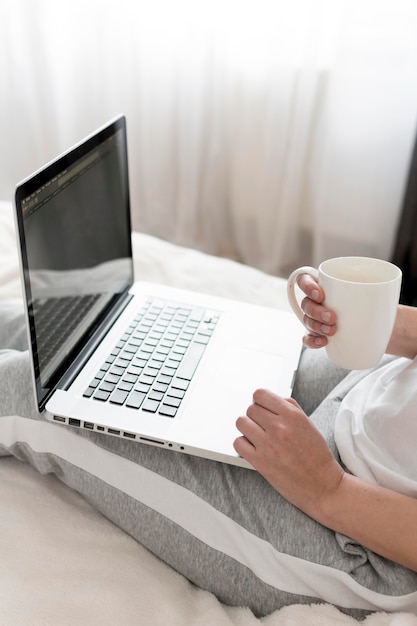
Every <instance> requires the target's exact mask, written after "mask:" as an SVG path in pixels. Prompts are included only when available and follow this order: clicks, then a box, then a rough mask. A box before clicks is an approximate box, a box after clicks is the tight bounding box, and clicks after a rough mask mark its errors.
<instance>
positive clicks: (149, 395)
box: [83, 298, 219, 417]
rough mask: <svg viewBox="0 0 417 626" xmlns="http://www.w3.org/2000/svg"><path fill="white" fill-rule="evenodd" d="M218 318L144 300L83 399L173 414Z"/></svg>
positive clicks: (202, 311) (214, 313)
mask: <svg viewBox="0 0 417 626" xmlns="http://www.w3.org/2000/svg"><path fill="white" fill-rule="evenodd" d="M218 319H219V313H218V312H217V311H211V310H210V311H209V310H206V309H204V308H199V307H189V306H186V305H183V304H179V303H175V302H170V301H165V300H160V299H153V298H148V300H147V301H146V303H145V304H144V306H143V307H142V309H141V310H140V311H139V312H138V314H137V315H136V316H135V317H134V319H133V320H132V322H131V324H130V325H129V327H128V328H127V329H126V331H125V333H124V334H123V335H122V337H120V340H119V341H118V343H117V344H116V345H115V347H114V348H113V350H112V351H111V352H110V354H109V356H108V357H107V359H106V360H105V362H104V363H103V365H102V366H101V368H100V369H99V371H98V372H97V374H96V375H95V377H94V378H93V379H92V381H91V382H90V384H89V386H88V387H87V389H86V390H85V392H84V394H83V395H84V397H86V398H91V399H93V400H96V401H101V402H110V403H112V404H117V405H123V406H126V407H128V408H130V409H141V410H143V411H147V412H149V413H155V414H159V415H164V416H167V417H175V415H176V413H177V412H178V409H179V407H180V406H181V402H182V401H183V399H184V396H185V394H186V391H187V389H188V386H189V384H190V381H191V379H192V377H193V375H194V372H195V370H196V368H197V366H198V363H199V362H200V359H201V357H202V356H203V353H204V351H205V349H206V347H207V345H208V343H209V341H210V338H211V336H212V334H213V331H214V329H215V327H216V323H217V321H218Z"/></svg>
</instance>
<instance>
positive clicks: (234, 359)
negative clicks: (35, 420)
mask: <svg viewBox="0 0 417 626" xmlns="http://www.w3.org/2000/svg"><path fill="white" fill-rule="evenodd" d="M15 209H16V211H15V216H16V226H17V236H18V246H19V249H20V257H21V273H22V284H23V292H24V298H25V304H26V317H27V329H28V337H29V346H30V353H31V361H32V373H33V381H34V389H35V396H36V402H37V406H38V409H39V411H41V412H45V416H46V418H47V419H48V420H51V421H52V422H54V423H55V424H57V425H60V424H64V425H69V426H73V427H75V428H82V429H86V430H90V431H94V432H99V433H104V434H107V435H113V436H117V437H122V438H125V439H128V440H134V441H137V442H139V443H144V444H149V445H153V446H157V447H160V448H165V449H168V450H174V451H180V452H184V453H188V454H193V455H197V456H203V457H206V458H210V459H214V460H217V461H223V462H226V463H231V464H234V465H240V466H244V467H250V466H249V464H248V463H247V462H246V461H245V460H244V459H242V458H241V457H239V455H237V453H236V452H235V450H234V448H233V441H234V440H235V438H236V437H237V436H239V433H238V431H237V429H236V425H235V422H236V419H237V418H238V417H239V415H244V414H245V412H246V409H247V407H248V406H249V405H250V404H251V402H252V394H253V392H254V390H255V389H256V388H258V387H266V388H269V389H272V390H273V391H275V392H277V393H278V394H280V395H283V396H289V395H290V394H291V389H292V384H293V380H294V374H295V371H296V370H297V366H298V361H299V357H300V352H301V345H302V342H301V336H302V332H303V331H302V326H301V325H300V324H299V322H298V320H297V319H296V317H295V316H293V315H292V314H291V313H289V312H284V311H279V310H276V309H272V308H267V307H260V306H257V305H255V304H254V305H252V304H245V303H241V302H236V301H233V300H228V299H224V298H218V297H214V296H211V295H208V294H203V293H196V292H192V291H186V290H182V289H176V288H172V287H169V286H164V285H160V284H152V283H150V282H146V281H140V280H136V281H135V280H134V277H133V259H132V240H131V222H130V200H129V181H128V160H127V138H126V120H125V117H124V116H123V115H122V116H119V117H117V118H116V119H114V120H112V121H110V122H109V123H108V124H106V125H105V126H103V127H102V128H100V129H99V130H98V131H96V132H94V133H93V134H91V135H89V136H88V137H87V138H86V139H84V140H83V141H81V142H80V143H79V144H77V145H76V146H75V147H73V148H71V149H70V150H69V151H67V152H66V153H64V154H63V155H61V156H59V157H58V158H57V159H55V160H54V161H52V162H51V163H49V164H48V165H46V166H45V167H43V168H42V169H41V170H39V171H37V172H35V173H34V174H33V175H32V176H30V177H29V178H27V179H25V180H24V181H22V182H21V183H19V184H18V186H17V189H16V194H15ZM139 254H140V251H139ZM135 278H136V279H140V277H135Z"/></svg>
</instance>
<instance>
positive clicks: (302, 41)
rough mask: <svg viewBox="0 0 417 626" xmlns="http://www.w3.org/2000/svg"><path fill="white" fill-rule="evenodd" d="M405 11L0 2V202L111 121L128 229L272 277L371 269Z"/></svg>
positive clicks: (416, 13) (394, 214) (408, 20)
mask: <svg viewBox="0 0 417 626" xmlns="http://www.w3.org/2000/svg"><path fill="white" fill-rule="evenodd" d="M416 25H417V3H416V2H415V1H414V0H396V1H395V2H394V1H393V0H379V1H376V0H293V1H292V2H287V1H284V0H257V1H255V0H241V1H240V2H238V1H237V0H222V1H220V0H210V1H208V0H207V1H205V0H177V1H176V2H172V0H153V1H152V2H145V1H144V0H130V1H129V0H118V1H116V0H101V1H98V0H72V2H71V3H67V4H66V5H65V6H64V5H63V3H60V2H56V0H2V2H1V3H0V85H1V96H2V97H1V98H0V136H1V142H0V163H1V167H0V198H1V199H2V200H9V199H11V198H12V195H13V190H14V186H15V184H16V183H17V181H18V180H19V179H21V178H23V177H24V176H26V175H28V174H29V173H30V172H31V171H33V170H34V169H36V168H38V167H40V166H42V165H43V164H44V163H45V162H47V161H48V160H50V159H52V158H53V157H55V156H56V155H57V154H59V153H60V152H62V151H63V150H65V149H66V148H67V147H69V146H70V145H71V144H72V143H75V142H76V141H78V140H80V139H81V138H82V137H83V136H84V135H86V134H88V133H89V132H91V131H92V130H94V129H95V128H96V127H98V126H100V125H101V124H103V123H105V122H106V121H107V120H108V119H110V118H111V117H113V116H115V115H116V114H118V113H119V112H124V113H125V114H126V115H127V120H128V141H129V155H130V176H131V195H132V198H131V199H132V216H133V225H134V227H135V228H136V229H140V230H143V231H145V232H148V233H151V234H154V235H157V236H160V237H162V238H165V239H169V240H171V241H173V242H176V243H180V244H184V245H190V246H194V247H198V248H200V249H202V250H205V251H208V252H211V253H214V254H222V255H228V256H231V257H234V258H236V259H238V260H240V261H242V262H244V263H248V264H250V265H253V266H256V267H259V268H261V269H264V270H266V271H268V272H271V273H275V274H285V273H286V272H288V271H289V270H290V269H292V268H293V267H295V265H298V264H301V263H303V264H306V263H318V262H320V261H321V260H322V259H323V258H326V257H329V256H334V255H339V254H364V255H373V256H380V257H383V258H389V257H390V255H391V249H392V246H393V241H394V237H395V230H396V225H397V222H398V219H399V212H400V207H401V202H402V197H403V188H404V184H405V180H406V177H407V174H408V163H409V159H410V154H411V150H412V144H413V140H414V134H415V127H416V119H417V106H416V105H417V81H416V80H415V75H416V70H417V39H416V38H415V26H416Z"/></svg>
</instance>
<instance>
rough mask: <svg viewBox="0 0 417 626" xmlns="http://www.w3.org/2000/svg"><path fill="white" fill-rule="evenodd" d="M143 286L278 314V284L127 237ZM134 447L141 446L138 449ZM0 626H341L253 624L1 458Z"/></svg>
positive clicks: (10, 260)
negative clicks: (202, 294)
mask: <svg viewBox="0 0 417 626" xmlns="http://www.w3.org/2000/svg"><path fill="white" fill-rule="evenodd" d="M133 247H134V255H135V272H136V275H137V276H141V278H142V279H145V280H146V279H147V280H152V281H155V282H164V283H166V284H172V285H176V286H181V287H185V288H188V289H195V290H203V291H209V292H212V293H214V294H216V295H220V296H228V297H230V296H233V297H236V298H238V299H241V300H246V301H250V302H260V303H263V304H265V305H268V306H273V307H281V308H283V307H284V308H287V306H288V305H287V304H286V296H285V292H286V286H285V281H284V280H282V279H279V278H274V277H271V276H267V275H265V274H262V273H261V272H259V271H257V270H255V269H252V268H248V267H244V266H242V265H239V264H237V263H234V262H233V261H229V260H226V259H219V258H215V257H211V256H208V255H205V254H202V253H199V252H197V251H195V250H190V249H185V248H181V247H178V246H174V245H172V244H170V243H167V242H164V241H161V240H158V239H156V238H154V237H151V236H147V235H143V234H139V233H134V235H133ZM20 298H21V287H20V279H19V273H18V258H17V252H16V243H15V233H14V222H13V215H12V207H11V205H10V204H9V203H7V202H3V203H0V301H1V302H4V301H5V300H20ZM138 445H140V444H138ZM0 589H1V591H0V624H2V625H4V626H31V625H33V626H40V625H42V626H65V625H67V624H68V625H74V624H86V625H92V626H95V625H100V626H106V625H107V624H109V625H110V624H112V625H120V626H133V625H135V626H136V625H138V624H146V625H151V626H154V625H159V624H160V625H161V626H167V625H169V626H198V625H204V626H208V625H213V626H223V625H224V626H226V625H236V626H256V625H260V624H265V625H267V626H293V625H294V626H295V625H297V626H298V625H300V624H308V625H310V626H315V625H317V626H327V625H328V626H330V625H331V626H337V625H340V626H344V625H346V626H348V625H351V624H355V623H357V622H356V620H354V619H353V618H351V617H348V616H346V615H344V614H342V613H341V612H339V611H338V610H337V609H336V608H334V607H332V606H330V605H324V604H323V605H315V606H301V605H294V606H290V607H286V608H284V609H281V610H280V611H276V612H275V613H273V614H271V615H269V616H268V617H266V618H264V619H257V618H256V617H255V616H254V615H253V614H252V613H251V612H250V611H249V610H248V609H246V608H244V607H242V608H231V607H227V606H224V605H223V604H221V603H220V602H219V601H218V600H217V599H216V598H215V597H214V596H213V595H212V594H210V593H208V592H205V591H202V590H199V589H197V588H195V587H193V586H192V585H191V584H190V583H189V582H188V581H187V580H186V579H185V578H183V577H182V576H181V575H179V574H178V573H177V572H175V571H173V570H172V569H170V568H169V567H168V566H167V565H165V564H164V563H162V562H161V561H160V560H159V559H157V558H156V557H154V556H153V555H152V554H150V553H149V552H148V551H147V550H146V549H145V548H143V547H142V546H141V545H139V544H138V543H137V542H136V541H135V540H134V539H132V538H131V537H130V536H128V535H126V534H125V533H124V532H122V531H121V530H120V529H119V528H117V527H116V526H114V525H113V524H112V523H111V522H109V521H108V520H107V519H105V518H104V517H102V516H101V515H100V514H99V513H98V512H97V511H95V510H94V509H93V508H92V507H91V506H90V505H89V504H88V503H87V502H86V501H84V500H83V499H82V498H81V497H80V496H79V495H78V494H77V493H76V492H74V491H72V490H71V489H69V488H68V487H66V486H65V485H64V484H62V483H61V482H59V480H58V479H57V478H56V477H55V476H53V475H40V474H38V473H37V472H36V471H35V470H33V469H32V468H31V467H30V466H28V465H25V464H23V463H21V462H19V461H17V460H16V459H14V458H12V457H3V458H1V459H0ZM362 623H364V624H366V626H374V625H378V626H412V625H417V617H416V616H413V615H409V614H385V613H384V614H383V613H377V614H373V615H371V616H369V617H367V618H366V620H365V621H364V622H362Z"/></svg>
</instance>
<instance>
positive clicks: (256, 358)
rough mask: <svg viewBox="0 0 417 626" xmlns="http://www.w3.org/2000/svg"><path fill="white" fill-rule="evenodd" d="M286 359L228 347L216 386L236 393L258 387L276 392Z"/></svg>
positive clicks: (276, 355) (215, 378)
mask: <svg viewBox="0 0 417 626" xmlns="http://www.w3.org/2000/svg"><path fill="white" fill-rule="evenodd" d="M283 362H284V359H283V357H282V356H280V355H278V354H273V353H270V352H259V351H257V350H251V349H250V348H240V347H237V346H228V347H227V348H226V350H225V351H224V353H223V357H222V359H221V362H220V366H219V368H218V370H217V372H216V375H215V377H214V382H215V384H216V386H220V387H224V388H226V389H233V390H236V391H240V392H242V391H244V390H250V392H251V393H253V392H254V391H255V389H257V388H258V387H264V388H266V389H271V391H275V390H276V389H277V387H278V385H279V380H280V377H281V371H282V366H283Z"/></svg>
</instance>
